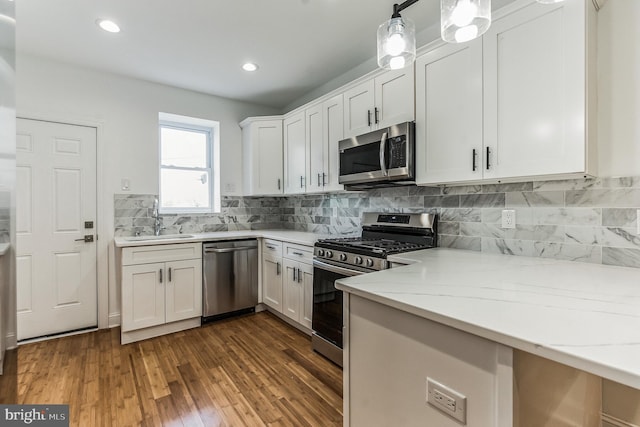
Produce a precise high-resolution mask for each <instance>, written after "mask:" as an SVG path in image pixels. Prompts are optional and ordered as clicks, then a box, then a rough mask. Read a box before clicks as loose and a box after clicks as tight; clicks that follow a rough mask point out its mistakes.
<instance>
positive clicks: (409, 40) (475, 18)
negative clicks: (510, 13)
mask: <svg viewBox="0 0 640 427" xmlns="http://www.w3.org/2000/svg"><path fill="white" fill-rule="evenodd" d="M544 1H554V0H544ZM555 1H561V0H555ZM416 2H418V0H407V1H405V2H404V3H401V4H399V5H398V4H394V5H393V15H391V19H389V20H388V21H386V22H383V23H382V24H381V25H380V26H379V27H378V38H377V39H378V66H380V68H385V69H388V70H397V69H400V68H404V67H407V66H409V65H411V64H413V62H414V61H415V59H416V29H415V26H414V25H413V22H411V21H410V20H409V19H405V18H403V17H402V16H400V12H401V11H402V10H404V9H406V8H407V7H409V6H411V5H412V4H414V3H416ZM489 25H491V0H441V4H440V28H441V35H442V39H443V40H444V41H446V42H448V43H462V42H466V41H469V40H473V39H475V38H476V37H479V36H481V35H482V34H483V33H484V32H485V31H487V29H488V28H489Z"/></svg>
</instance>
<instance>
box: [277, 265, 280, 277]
mask: <svg viewBox="0 0 640 427" xmlns="http://www.w3.org/2000/svg"><path fill="white" fill-rule="evenodd" d="M279 275H280V263H279V262H276V276H279Z"/></svg>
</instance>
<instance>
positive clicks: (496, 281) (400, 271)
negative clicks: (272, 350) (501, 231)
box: [336, 248, 640, 426]
mask: <svg viewBox="0 0 640 427" xmlns="http://www.w3.org/2000/svg"><path fill="white" fill-rule="evenodd" d="M390 260H392V261H394V262H397V263H400V264H409V265H406V266H403V267H399V268H395V269H390V270H386V271H382V272H379V273H374V274H368V275H363V276H356V277H352V278H348V279H343V280H339V281H337V283H336V286H337V288H338V289H341V290H342V291H344V292H346V295H345V327H346V330H345V332H346V338H345V425H349V423H351V425H354V426H357V425H361V424H362V422H361V420H362V418H361V417H362V416H364V414H366V413H367V411H366V410H364V409H363V406H365V407H366V406H367V405H373V404H375V402H376V399H378V398H379V397H380V396H382V398H381V400H383V401H386V402H388V405H389V407H391V408H392V407H393V406H394V403H393V402H394V394H393V393H391V392H388V391H389V390H392V389H394V388H395V389H399V388H402V389H403V390H408V389H409V390H410V389H411V388H412V385H411V382H412V381H413V382H414V383H415V384H414V385H413V389H414V392H413V394H417V393H418V390H419V392H420V395H415V396H407V395H404V393H397V395H398V396H400V397H401V402H400V405H404V404H406V402H407V399H408V398H409V399H413V400H414V405H413V406H412V407H405V408H404V409H403V412H404V414H405V416H406V414H407V413H412V412H411V411H413V414H414V415H415V416H416V417H421V418H422V421H424V420H425V419H432V418H429V417H442V418H441V419H440V418H435V419H438V420H439V422H440V424H438V425H449V424H447V423H450V425H459V424H456V423H457V421H454V420H453V418H452V417H451V416H448V415H441V414H442V413H443V411H437V410H436V409H435V408H436V406H433V405H427V404H426V403H425V400H426V383H425V381H426V377H431V378H432V379H435V380H438V379H440V382H443V381H444V380H442V378H443V377H445V378H447V381H449V382H448V383H446V381H444V382H445V384H444V385H445V386H448V387H451V388H452V389H454V390H455V391H456V392H460V393H461V394H463V395H466V396H467V398H468V401H467V402H466V404H467V406H468V416H469V420H470V422H469V424H468V425H481V424H478V423H476V424H474V422H473V420H474V416H476V415H478V406H481V405H485V406H486V405H488V404H490V405H493V407H492V408H482V409H483V410H485V411H486V412H488V415H487V417H489V418H483V420H485V419H489V420H493V421H492V422H493V423H494V424H493V425H511V422H512V421H511V420H513V419H516V420H517V416H516V415H517V414H516V415H512V414H511V413H510V411H511V410H512V409H513V408H514V407H515V408H516V409H515V410H516V412H517V411H518V410H520V409H522V408H523V405H520V404H517V403H512V402H514V401H515V402H517V398H518V396H517V395H518V393H517V390H514V389H513V388H512V387H513V383H512V381H511V376H512V375H513V376H515V384H516V385H515V387H516V388H517V383H518V375H516V374H517V372H516V371H517V370H516V369H514V367H517V366H519V365H518V363H514V362H517V361H518V360H521V359H522V358H524V357H530V356H534V357H538V358H540V360H545V361H549V363H552V362H557V363H559V364H561V366H566V367H568V368H574V369H575V370H577V371H576V372H579V373H581V374H582V373H585V375H586V379H585V380H584V381H585V382H584V384H583V385H582V386H581V391H580V392H581V393H582V394H583V395H585V396H588V397H587V398H585V399H586V400H583V402H582V404H583V405H585V408H583V411H582V412H590V413H598V412H599V411H600V399H601V392H600V389H599V387H600V382H599V378H604V379H607V380H611V381H614V382H616V383H621V384H624V385H626V386H629V387H632V388H634V389H638V388H640V270H638V269H633V268H624V267H612V266H605V265H595V264H583V263H576V262H569V261H557V260H548V259H540V258H527V257H515V256H507V255H492V254H485V253H478V252H472V251H462V250H452V249H441V248H438V249H431V250H424V251H417V252H410V253H407V254H403V255H400V256H394V257H392V258H391V259H390ZM398 325H403V327H400V326H398ZM405 331H406V332H405ZM398 337H400V338H398ZM382 339H386V340H389V341H387V342H381V340H382ZM376 343H377V344H376ZM376 346H377V347H376ZM389 347H393V351H390V350H389ZM401 347H406V348H404V349H403V348H401ZM465 349H466V350H465ZM512 349H513V352H512ZM365 351H366V352H367V353H364V352H365ZM375 353H379V354H380V355H381V356H380V357H381V358H382V357H384V360H385V361H386V363H385V366H383V367H380V368H381V369H382V371H383V372H386V374H385V375H381V373H380V371H379V372H367V371H366V369H365V368H366V366H364V367H363V366H362V365H363V364H362V363H360V362H361V361H362V360H367V363H368V364H369V365H367V366H373V365H372V363H373V362H372V359H375V357H376V356H375ZM407 353H412V354H423V362H425V363H423V364H424V366H420V363H421V361H420V360H415V358H413V359H412V358H409V357H406V354H407ZM471 353H472V354H473V355H472V354H471ZM443 355H445V356H443ZM476 356H477V357H476ZM492 358H493V359H492ZM449 359H450V360H449ZM514 359H516V360H514ZM446 360H449V361H448V362H447V361H446ZM492 360H494V362H491V361H492ZM427 361H428V362H429V363H426V362H427ZM451 361H453V362H456V361H460V363H461V366H455V363H453V364H452V362H451ZM365 365H366V364H365ZM427 365H428V366H427ZM529 365H532V364H529ZM521 366H522V365H521ZM451 369H456V370H458V371H457V372H455V375H452V373H451V372H449V371H448V370H451ZM465 369H466V370H467V372H464V370H465ZM526 369H527V368H526V367H525V370H526ZM542 369H544V368H542ZM393 371H397V372H395V374H393V375H392V374H389V372H393ZM402 371H404V373H403V372H402ZM479 372H480V373H486V374H487V375H488V376H489V377H488V378H485V380H486V387H489V389H488V390H487V389H485V390H484V392H483V391H482V390H480V391H473V390H472V391H468V390H466V387H467V386H466V385H465V384H464V381H463V379H464V378H468V377H469V375H473V374H474V373H476V374H477V373H479ZM403 375H406V376H407V378H402V376H403ZM411 375H412V376H413V377H416V376H417V377H418V378H417V379H415V378H412V377H410V376H411ZM524 376H526V377H527V378H529V379H531V376H529V375H524ZM376 378H378V379H380V381H377V380H376ZM534 380H535V375H534ZM403 381H404V382H405V383H404V385H403V387H399V385H400V384H399V383H401V382H403ZM396 382H397V383H398V384H396ZM363 383H364V386H361V385H362V384H363ZM418 383H419V384H421V387H418V386H417V384H418ZM476 383H477V381H476ZM534 385H535V384H534ZM540 386H541V387H542V388H543V389H544V384H541V385H540ZM367 390H369V391H367ZM550 393H551V392H550ZM487 394H489V395H491V396H492V398H491V399H489V400H487V401H486V402H484V403H483V402H482V401H481V399H483V398H484V397H486V395H487ZM476 395H478V396H483V397H482V398H477V397H475V398H474V396H476ZM434 411H435V412H434ZM450 415H451V414H450ZM594 416H595V415H594ZM591 418H593V417H589V420H587V421H585V420H583V421H581V422H583V424H582V425H590V423H591V422H592V421H590V420H591ZM416 422H417V420H416ZM516 424H518V423H517V422H516ZM406 425H411V423H410V422H408V423H406ZM567 425H570V424H567ZM593 425H595V424H593Z"/></svg>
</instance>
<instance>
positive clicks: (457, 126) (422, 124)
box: [416, 39, 482, 184]
mask: <svg viewBox="0 0 640 427" xmlns="http://www.w3.org/2000/svg"><path fill="white" fill-rule="evenodd" d="M474 166H475V167H474ZM479 179H482V39H476V40H473V41H471V42H469V43H461V44H446V45H443V46H441V47H438V48H436V49H434V50H432V51H430V52H428V53H426V54H425V55H422V56H421V57H420V58H418V59H417V60H416V182H417V183H418V184H439V183H446V182H456V181H468V180H479Z"/></svg>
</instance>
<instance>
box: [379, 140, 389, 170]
mask: <svg viewBox="0 0 640 427" xmlns="http://www.w3.org/2000/svg"><path fill="white" fill-rule="evenodd" d="M386 145H387V132H384V133H383V134H382V138H380V170H381V171H382V175H384V176H387V174H388V172H387V166H386V162H385V146H386Z"/></svg>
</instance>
